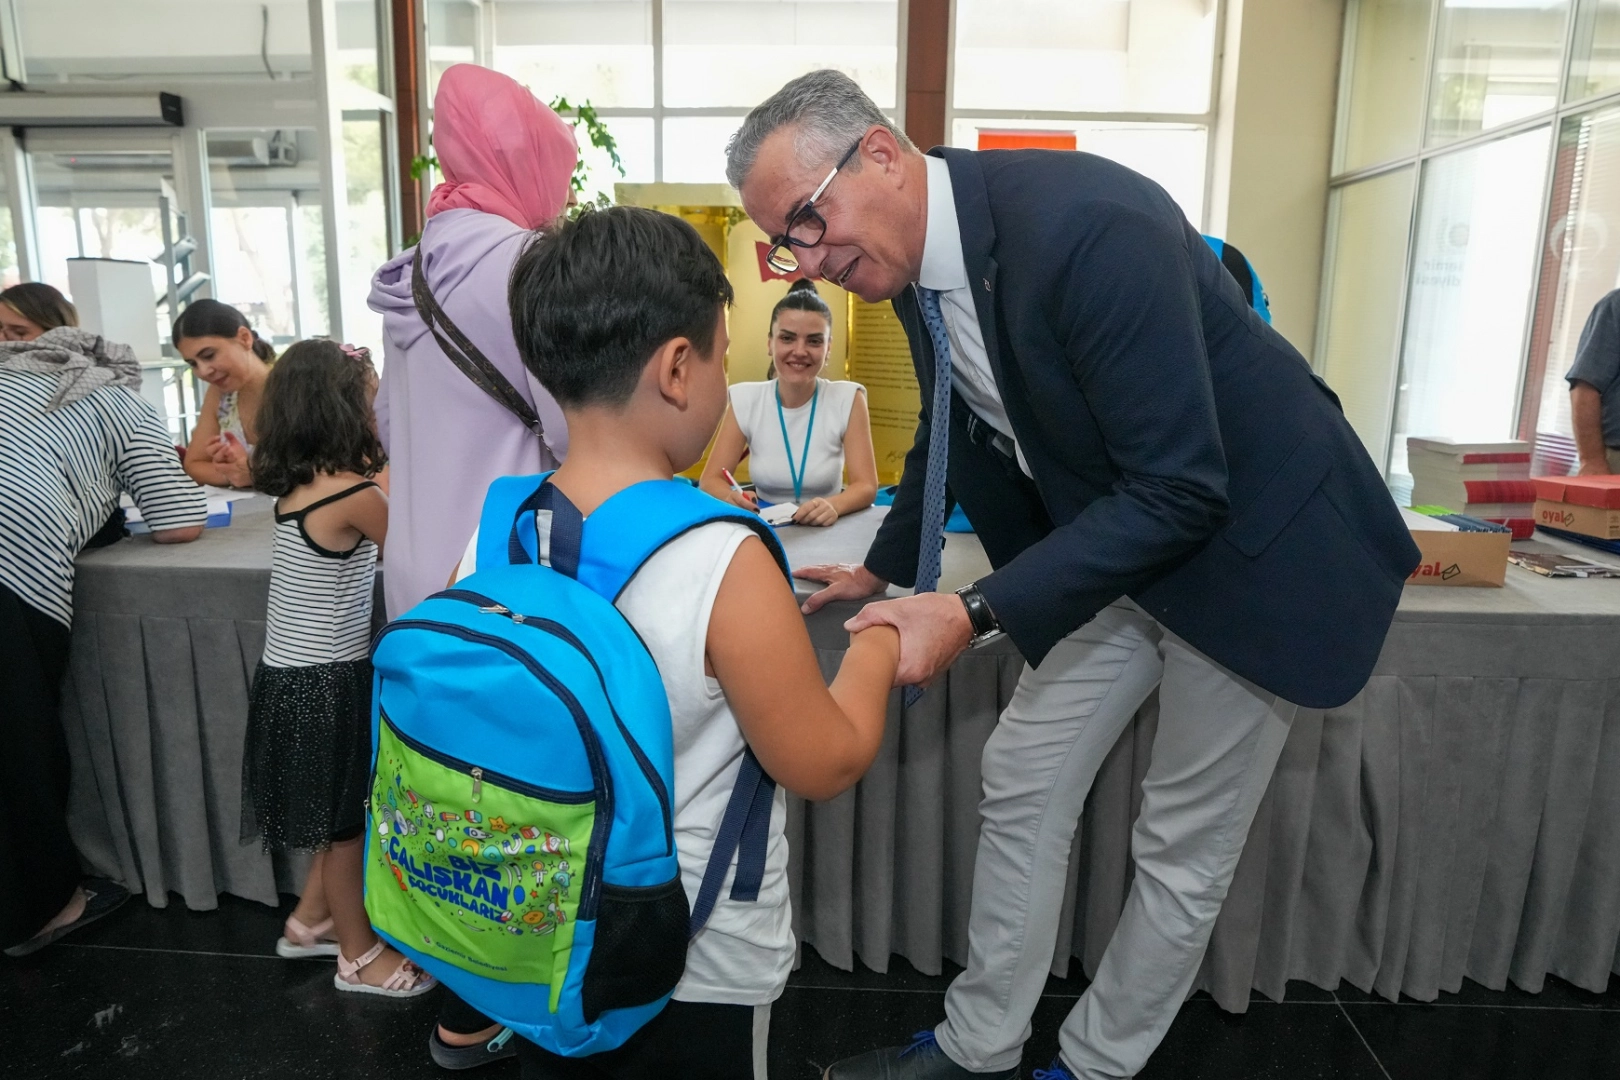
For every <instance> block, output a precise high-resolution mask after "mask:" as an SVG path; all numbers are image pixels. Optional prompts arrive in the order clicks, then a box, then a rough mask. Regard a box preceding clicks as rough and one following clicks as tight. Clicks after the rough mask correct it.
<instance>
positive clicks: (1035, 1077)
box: [1030, 1058, 1075, 1080]
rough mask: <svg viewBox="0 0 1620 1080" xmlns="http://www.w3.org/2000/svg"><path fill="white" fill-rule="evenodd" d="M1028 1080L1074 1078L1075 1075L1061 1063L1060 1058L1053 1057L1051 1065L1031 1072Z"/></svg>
mask: <svg viewBox="0 0 1620 1080" xmlns="http://www.w3.org/2000/svg"><path fill="white" fill-rule="evenodd" d="M1030 1080H1075V1075H1074V1073H1072V1072H1070V1071H1069V1067H1068V1066H1067V1065H1065V1064H1063V1059H1062V1058H1053V1059H1052V1064H1051V1065H1049V1066H1048V1067H1046V1068H1044V1069H1036V1070H1035V1071H1034V1072H1033V1073H1031V1074H1030Z"/></svg>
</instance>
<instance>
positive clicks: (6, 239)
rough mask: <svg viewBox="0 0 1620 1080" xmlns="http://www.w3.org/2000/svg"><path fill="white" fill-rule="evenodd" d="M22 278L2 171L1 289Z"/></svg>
mask: <svg viewBox="0 0 1620 1080" xmlns="http://www.w3.org/2000/svg"><path fill="white" fill-rule="evenodd" d="M21 280H22V273H21V271H20V270H19V269H18V267H17V237H16V234H15V233H13V232H12V229H11V204H10V201H9V199H8V192H7V190H6V176H5V173H4V172H0V289H9V288H11V287H12V286H13V285H15V284H17V282H19V281H21Z"/></svg>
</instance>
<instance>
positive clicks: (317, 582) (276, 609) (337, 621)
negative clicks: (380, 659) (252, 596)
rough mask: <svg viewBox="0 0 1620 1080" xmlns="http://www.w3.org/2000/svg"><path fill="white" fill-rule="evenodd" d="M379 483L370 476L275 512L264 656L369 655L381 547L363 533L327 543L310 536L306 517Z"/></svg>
mask: <svg viewBox="0 0 1620 1080" xmlns="http://www.w3.org/2000/svg"><path fill="white" fill-rule="evenodd" d="M376 486H377V485H376V484H373V483H372V482H371V481H369V480H368V481H366V482H365V483H363V484H356V485H355V486H354V487H351V488H348V489H346V490H344V491H340V492H338V493H337V494H336V495H328V496H327V497H326V498H324V499H318V500H316V501H315V502H312V503H310V504H309V505H308V506H306V507H304V508H303V509H302V510H295V511H293V512H291V513H287V514H282V513H277V514H276V535H275V543H274V546H273V547H272V548H271V553H270V610H269V615H268V616H267V622H266V625H265V631H264V662H265V663H266V664H268V665H270V666H271V667H308V666H310V665H312V664H335V663H338V662H339V661H343V660H364V659H365V658H366V657H367V656H369V655H370V654H371V594H372V577H373V575H374V574H375V573H376V570H377V545H376V544H373V543H372V542H371V541H370V540H368V539H366V538H365V537H361V538H360V542H359V543H358V544H356V545H354V547H352V548H350V549H349V550H348V551H332V550H329V549H327V548H323V547H321V546H320V545H319V544H317V543H316V542H315V541H314V540H311V539H310V537H309V532H308V530H307V529H305V527H304V518H305V517H306V516H307V515H308V514H309V512H310V511H311V510H314V509H315V508H316V507H320V506H326V505H328V504H330V503H335V502H337V501H338V500H339V499H343V498H347V497H348V496H350V495H353V494H354V493H355V492H357V491H361V490H363V489H365V488H368V487H376Z"/></svg>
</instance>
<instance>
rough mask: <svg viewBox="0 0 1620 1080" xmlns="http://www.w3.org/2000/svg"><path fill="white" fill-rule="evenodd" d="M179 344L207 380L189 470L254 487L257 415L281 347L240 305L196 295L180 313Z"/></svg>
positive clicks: (221, 482) (204, 479)
mask: <svg viewBox="0 0 1620 1080" xmlns="http://www.w3.org/2000/svg"><path fill="white" fill-rule="evenodd" d="M174 347H175V348H176V349H177V350H179V353H180V355H181V356H182V357H183V358H184V359H185V361H186V363H188V364H190V365H191V368H192V370H193V371H195V372H196V373H197V378H199V379H201V380H202V381H203V382H205V383H207V384H208V392H207V393H206V394H205V395H203V401H202V406H201V407H200V408H199V409H198V414H197V426H196V427H195V428H193V429H192V432H191V445H190V446H188V447H187V448H186V472H187V473H189V474H190V475H191V478H192V479H193V480H195V481H197V482H198V483H199V484H213V485H215V486H217V487H234V488H248V487H252V486H253V474H252V472H251V470H250V469H249V468H248V458H249V456H250V455H251V454H252V453H253V443H254V437H255V433H256V432H255V427H254V421H255V420H257V419H258V415H259V402H260V401H261V400H262V399H263V397H264V381H265V379H267V378H268V377H269V376H270V364H271V363H272V362H274V360H275V358H276V350H275V349H272V348H271V347H270V343H269V342H268V341H266V340H264V339H263V338H261V337H260V336H259V335H258V334H257V333H256V332H255V331H254V329H253V327H251V326H249V325H248V321H247V319H246V318H245V317H243V315H242V313H241V312H240V311H237V310H236V309H235V308H233V307H231V305H229V304H224V303H221V302H220V301H218V300H193V301H192V302H191V303H190V305H188V306H187V307H186V310H184V311H182V312H181V313H180V317H179V318H178V319H176V320H175V321H174Z"/></svg>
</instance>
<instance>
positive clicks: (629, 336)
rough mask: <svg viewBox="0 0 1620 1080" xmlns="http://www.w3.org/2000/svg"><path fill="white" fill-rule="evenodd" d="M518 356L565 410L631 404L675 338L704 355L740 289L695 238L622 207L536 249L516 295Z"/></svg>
mask: <svg viewBox="0 0 1620 1080" xmlns="http://www.w3.org/2000/svg"><path fill="white" fill-rule="evenodd" d="M509 295H510V297H511V305H512V334H513V337H515V338H516V339H517V347H518V355H519V356H521V357H523V363H524V364H525V365H526V366H527V367H528V369H529V370H530V371H531V372H533V373H534V377H535V378H537V379H539V380H540V382H541V384H542V385H543V386H545V388H546V389H547V390H549V391H551V395H552V397H554V398H556V399H557V402H558V404H561V405H564V406H571V407H578V406H581V405H622V404H623V403H624V402H626V401H628V400H629V399H630V395H631V394H632V393H634V391H635V388H636V382H637V380H639V379H640V378H641V370H642V368H644V367H645V366H646V365H647V361H648V360H650V359H651V358H652V355H653V353H654V352H656V351H657V350H658V348H659V346H661V345H663V344H664V343H665V342H666V341H669V340H670V339H671V338H677V337H684V338H689V339H690V340H691V342H692V344H693V345H695V346H696V347H697V349H698V351H699V352H700V353H702V354H704V355H705V356H707V355H708V354H709V351H710V350H711V349H713V348H714V331H715V322H716V319H717V318H718V317H719V315H720V312H721V310H722V309H723V308H724V306H725V305H727V304H729V303H731V298H732V290H731V282H729V281H727V280H726V273H725V270H724V269H722V268H721V266H720V260H719V259H717V258H715V255H714V252H712V251H710V250H709V246H708V245H707V244H705V243H704V242H703V238H702V237H700V236H699V235H698V232H697V230H696V229H694V228H692V226H691V225H689V224H687V223H686V222H685V221H682V220H681V219H680V218H678V217H675V216H673V215H671V214H663V213H659V212H658V211H656V210H648V209H644V208H642V207H636V206H613V207H609V208H608V209H606V210H593V211H590V212H587V213H584V214H581V215H580V216H579V217H578V218H576V219H575V220H573V221H568V222H564V223H562V224H561V225H558V226H554V227H553V228H551V229H550V230H549V231H547V232H545V233H542V234H540V235H538V236H536V237H535V238H534V239H533V240H532V241H530V243H529V245H528V247H526V248H525V249H524V251H523V254H521V255H519V256H518V260H517V263H516V265H514V266H513V267H512V281H511V288H510V290H509Z"/></svg>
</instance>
